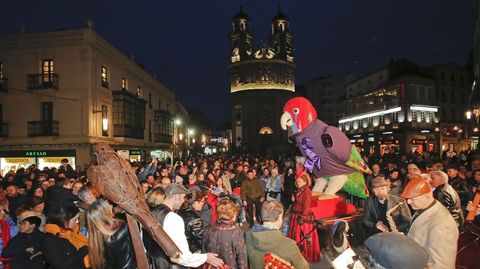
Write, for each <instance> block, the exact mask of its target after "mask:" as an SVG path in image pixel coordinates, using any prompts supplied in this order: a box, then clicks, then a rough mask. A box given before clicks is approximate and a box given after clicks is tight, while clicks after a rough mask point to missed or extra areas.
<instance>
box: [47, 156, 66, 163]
mask: <svg viewBox="0 0 480 269" xmlns="http://www.w3.org/2000/svg"><path fill="white" fill-rule="evenodd" d="M65 158H66V157H45V158H43V161H44V162H46V163H61V162H62V160H63V159H65Z"/></svg>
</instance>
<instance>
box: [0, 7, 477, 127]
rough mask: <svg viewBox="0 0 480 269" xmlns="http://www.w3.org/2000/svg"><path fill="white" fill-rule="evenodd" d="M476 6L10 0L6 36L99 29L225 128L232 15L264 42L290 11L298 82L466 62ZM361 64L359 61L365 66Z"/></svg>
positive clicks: (0, 13)
mask: <svg viewBox="0 0 480 269" xmlns="http://www.w3.org/2000/svg"><path fill="white" fill-rule="evenodd" d="M472 2H473V1H472V0H402V1H391V0H387V1H385V0H367V1H358V0H336V1H320V0H308V1H307V0H297V1H278V0H277V1H268V0H261V1H254V0H249V1H233V0H208V1H198V0H196V1H193V0H192V1H180V0H177V1H163V0H162V1H161V0H149V1H147V0H144V1H119V0H115V1H114V0H83V1H65V0H61V1H60V0H48V1H33V0H31V1H25V0H2V1H1V7H0V33H1V34H6V33H18V32H19V31H20V27H21V25H25V26H26V28H27V32H39V31H52V30H58V29H74V28H85V27H86V23H85V21H86V20H87V18H92V19H93V20H94V22H95V25H94V29H95V30H96V31H97V32H98V33H99V34H100V35H102V36H103V37H104V38H105V39H106V40H108V41H109V42H110V43H112V44H113V45H114V46H115V47H117V48H118V49H120V50H121V51H123V52H124V53H125V54H126V55H128V56H129V55H131V54H133V55H134V57H135V60H136V61H137V62H139V63H143V64H145V66H146V68H147V70H148V71H149V72H151V73H155V74H156V75H157V78H158V79H159V80H160V82H162V83H163V84H164V85H166V86H167V87H168V88H169V89H171V90H173V91H174V92H175V93H176V94H177V97H178V98H179V100H180V101H181V102H182V103H183V104H184V105H185V106H186V107H190V108H199V109H202V110H204V111H205V112H206V113H207V115H208V116H209V117H210V118H211V119H212V120H213V121H214V122H215V123H220V122H222V121H225V120H228V119H229V116H230V115H229V112H230V111H229V101H228V93H229V82H228V73H227V68H226V65H227V64H228V62H229V56H230V50H229V43H228V39H227V37H228V34H229V31H230V29H231V19H232V17H233V16H234V15H235V14H236V13H237V12H238V10H239V6H240V5H242V6H243V10H244V11H245V13H247V14H248V15H249V17H250V20H251V26H252V29H253V32H254V34H255V37H256V42H255V43H256V44H257V47H258V44H259V43H260V42H261V40H262V39H263V40H265V39H266V38H267V37H268V34H269V31H270V22H271V19H272V18H273V16H274V15H275V14H276V13H277V11H278V6H279V5H281V7H282V11H283V13H284V14H285V15H287V17H288V18H289V19H290V26H291V31H292V32H293V34H294V36H295V45H294V48H295V56H296V63H297V65H298V67H297V70H296V82H297V84H298V83H303V82H306V81H308V80H310V79H313V78H315V77H318V76H325V75H330V74H334V73H336V72H341V71H354V70H358V71H359V72H367V71H372V70H374V69H376V68H378V67H380V66H382V65H385V64H386V63H388V61H389V60H390V59H391V58H395V59H398V58H401V57H406V58H409V59H411V60H413V61H415V62H417V63H419V64H421V65H433V64H439V63H444V62H450V61H456V62H457V63H458V64H459V65H461V66H463V65H464V64H465V61H466V59H467V55H468V52H469V51H470V50H471V49H472V47H473V32H472V31H473V7H472V5H473V3H472ZM355 61H357V62H358V64H357V66H355Z"/></svg>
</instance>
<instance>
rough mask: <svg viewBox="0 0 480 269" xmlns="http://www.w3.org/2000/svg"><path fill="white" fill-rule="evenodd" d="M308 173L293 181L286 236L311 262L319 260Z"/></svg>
mask: <svg viewBox="0 0 480 269" xmlns="http://www.w3.org/2000/svg"><path fill="white" fill-rule="evenodd" d="M307 177H308V174H306V173H304V174H302V175H300V176H299V177H298V178H297V180H296V181H295V185H296V187H297V190H296V191H295V195H294V197H295V202H294V204H293V208H292V209H293V211H292V216H291V217H290V231H289V233H288V237H290V238H291V239H293V240H295V242H297V244H298V247H299V248H300V251H301V252H302V255H303V257H305V259H306V260H307V261H309V262H311V263H314V262H318V261H320V241H319V240H318V234H317V229H316V227H315V226H314V220H315V217H314V216H313V212H312V211H311V210H310V201H311V199H312V192H311V191H310V188H309V186H308V184H307V183H308V178H307Z"/></svg>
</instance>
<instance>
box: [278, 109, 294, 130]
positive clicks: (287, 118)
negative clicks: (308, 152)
mask: <svg viewBox="0 0 480 269" xmlns="http://www.w3.org/2000/svg"><path fill="white" fill-rule="evenodd" d="M292 125H293V120H292V116H291V115H290V113H288V112H283V114H282V117H281V118H280V126H281V127H282V129H283V130H287V127H291V126H292Z"/></svg>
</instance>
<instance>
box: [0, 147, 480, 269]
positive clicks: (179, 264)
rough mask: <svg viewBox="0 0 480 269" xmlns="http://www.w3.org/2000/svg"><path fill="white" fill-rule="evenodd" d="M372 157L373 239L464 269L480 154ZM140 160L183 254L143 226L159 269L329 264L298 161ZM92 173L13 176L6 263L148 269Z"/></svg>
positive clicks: (34, 171)
mask: <svg viewBox="0 0 480 269" xmlns="http://www.w3.org/2000/svg"><path fill="white" fill-rule="evenodd" d="M364 160H365V161H366V163H368V165H369V167H370V168H371V174H367V175H365V178H366V183H367V187H368V190H366V191H368V192H369V193H370V196H369V198H367V199H366V200H365V201H360V203H359V204H360V205H361V207H363V208H364V219H363V226H364V228H365V230H366V231H367V233H368V235H369V236H372V238H373V237H374V236H376V235H378V234H381V233H388V232H390V231H398V232H402V233H405V234H407V235H408V237H410V238H412V239H413V240H414V241H415V242H417V243H418V244H419V245H420V246H421V247H422V248H423V249H424V250H425V251H426V253H427V254H428V263H429V265H430V266H431V268H453V267H450V265H451V263H452V259H453V263H454V262H455V259H454V256H455V254H456V250H457V248H456V246H457V245H456V240H457V238H458V233H459V231H461V229H462V227H463V225H464V219H465V216H466V214H467V213H468V212H469V210H471V209H472V200H473V197H474V195H475V193H476V191H477V189H478V188H479V187H480V186H479V184H480V155H477V154H476V153H475V152H470V153H461V154H458V155H456V156H451V155H450V156H447V155H443V156H442V157H439V156H438V155H435V154H429V153H422V154H420V153H418V152H415V153H411V154H396V153H390V154H384V155H383V156H374V155H372V156H364ZM131 165H132V168H133V169H134V170H135V172H136V175H137V177H138V181H139V184H140V186H141V190H142V191H143V192H144V194H145V199H146V201H147V203H148V205H149V207H150V209H151V211H152V213H153V215H154V216H155V217H156V218H157V220H158V221H159V223H160V224H162V227H163V229H164V231H165V232H166V234H167V235H169V236H170V238H171V239H172V240H173V242H174V243H175V244H176V245H177V246H178V248H179V249H180V251H181V255H180V256H179V257H177V258H175V259H171V258H170V257H168V256H167V255H166V254H165V252H164V251H163V250H162V248H160V247H159V245H158V243H157V242H155V240H154V239H153V238H152V237H151V236H150V235H149V233H148V232H147V231H142V243H143V247H144V249H145V252H146V258H147V261H148V264H149V266H150V268H201V267H202V266H208V267H204V268H263V263H264V255H265V254H266V253H272V254H274V255H275V257H278V258H279V259H281V260H282V261H286V262H288V263H289V264H291V265H292V266H294V268H309V266H310V264H312V263H316V262H318V261H320V257H321V253H320V243H319V237H318V234H317V231H316V229H315V227H316V226H315V225H316V222H315V219H314V216H313V214H312V212H311V211H310V208H309V207H310V201H311V195H312V194H311V188H312V186H311V182H312V180H311V179H310V177H309V174H308V173H307V172H306V171H305V169H303V170H302V169H301V168H302V167H301V166H299V165H296V163H295V158H293V156H277V157H266V156H258V155H251V154H242V155H209V156H196V157H189V158H186V159H182V160H175V161H174V162H172V163H171V164H170V163H169V162H168V161H165V160H157V159H156V158H155V157H152V158H151V159H149V160H146V161H143V162H134V163H131ZM86 168H87V167H86V166H85V167H80V166H77V167H75V168H73V167H71V166H70V165H69V164H68V161H67V160H64V161H62V163H61V165H60V166H59V167H57V168H48V167H45V168H44V167H36V166H35V165H31V166H29V167H25V168H20V169H18V170H17V171H10V172H8V173H7V174H5V175H2V184H1V186H0V233H1V237H0V256H1V259H0V263H1V264H2V265H3V266H4V268H13V269H15V268H29V269H34V268H94V269H97V268H127V269H128V268H137V261H136V259H137V257H138V256H136V255H135V254H134V247H133V242H132V237H131V235H130V233H129V230H128V227H127V224H126V218H125V212H123V211H122V210H121V209H120V208H118V207H116V205H115V204H113V203H112V202H111V201H108V200H107V199H106V198H105V197H102V194H101V193H99V192H98V191H97V190H96V189H95V187H94V186H92V184H91V183H90V182H89V180H88V177H87V175H86V173H85V171H86ZM299 169H300V170H299ZM394 207H395V209H397V208H398V210H395V211H394V212H391V211H392V210H391V209H392V208H394ZM445 212H446V214H447V215H445ZM479 214H480V210H479V211H478V212H477V218H476V221H477V222H478V221H479V217H478V215H479ZM430 218H435V219H436V221H431V220H430ZM392 220H393V222H392ZM392 223H393V224H392ZM432 225H436V226H435V227H433V226H432ZM427 227H428V228H427ZM442 227H443V228H442ZM452 227H453V228H452ZM344 228H345V227H344ZM426 229H429V230H426ZM433 231H435V232H436V233H437V235H432V233H433ZM438 233H440V235H438ZM429 235H432V236H429ZM392 238H393V237H392ZM432 238H434V239H432ZM370 242H371V241H370ZM447 246H448V247H450V248H449V249H448V250H447V249H446V248H447ZM439 247H441V248H442V249H441V250H440V249H438V248H439ZM373 248H374V247H373V246H372V249H373ZM446 252H448V253H452V254H453V258H452V257H451V256H450V254H449V255H445V253H446ZM454 252H455V253H454ZM429 268H430V267H429Z"/></svg>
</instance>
